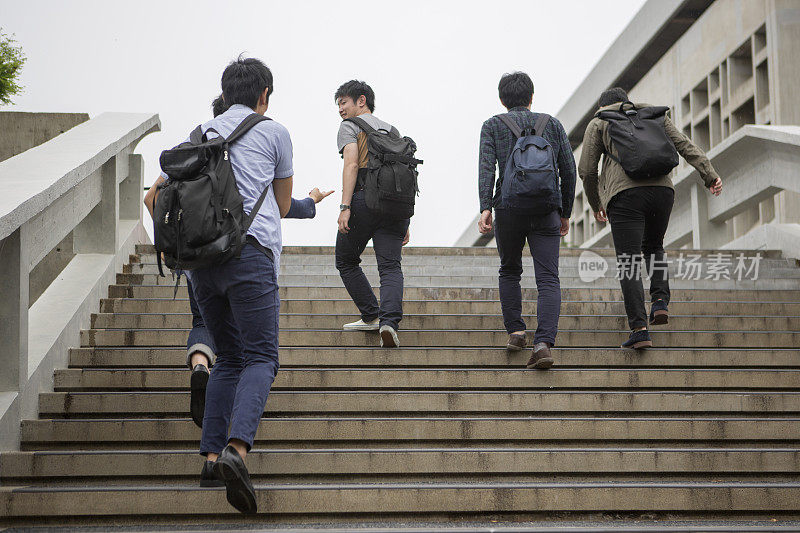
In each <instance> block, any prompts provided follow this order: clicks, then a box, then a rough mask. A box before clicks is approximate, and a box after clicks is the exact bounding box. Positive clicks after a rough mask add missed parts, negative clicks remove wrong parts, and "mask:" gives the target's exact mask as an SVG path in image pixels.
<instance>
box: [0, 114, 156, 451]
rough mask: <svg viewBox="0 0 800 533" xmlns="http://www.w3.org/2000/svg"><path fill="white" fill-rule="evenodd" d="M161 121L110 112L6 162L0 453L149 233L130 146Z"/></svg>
mask: <svg viewBox="0 0 800 533" xmlns="http://www.w3.org/2000/svg"><path fill="white" fill-rule="evenodd" d="M160 126H161V122H160V119H159V117H158V115H154V114H136V113H105V114H102V115H100V116H98V117H97V118H94V119H92V120H89V121H87V122H84V123H83V124H80V125H78V126H75V127H74V128H72V129H70V130H68V131H66V132H65V133H63V134H61V135H58V136H57V137H55V138H53V139H52V140H50V141H48V142H46V143H44V144H41V145H39V146H36V147H35V148H31V149H30V150H27V151H24V152H22V153H20V154H18V155H16V156H14V157H11V158H10V159H7V160H5V161H2V162H0V186H1V187H2V192H1V193H0V369H2V370H1V371H0V450H9V449H15V448H17V447H18V446H19V427H20V420H21V419H22V418H31V417H36V416H37V413H38V400H39V393H40V392H42V391H47V390H52V386H53V369H54V368H57V367H59V366H64V365H66V361H67V356H68V348H69V347H71V346H76V345H78V343H79V342H80V338H79V331H80V329H81V328H85V327H87V326H88V325H89V321H90V317H91V313H92V312H93V311H96V309H95V307H96V305H97V299H98V298H102V297H104V296H107V292H108V285H109V284H113V283H114V281H115V279H114V277H115V274H116V272H117V271H119V269H120V268H121V266H122V264H123V263H124V262H125V261H126V260H127V259H128V256H129V255H130V254H131V253H133V252H134V251H135V246H136V244H139V243H143V242H146V241H147V239H148V238H147V234H146V233H145V231H144V227H143V226H142V170H143V165H142V163H143V162H142V157H141V156H140V155H138V154H134V153H133V151H134V150H135V148H136V145H137V144H138V143H139V141H140V140H141V139H142V138H143V137H144V136H145V135H147V134H149V133H151V132H154V131H158V130H159V129H160ZM70 235H71V236H72V247H73V250H72V252H73V254H74V257H73V258H72V259H71V261H69V263H68V264H67V266H66V267H65V268H64V269H63V270H61V271H60V272H58V271H52V272H50V277H51V278H52V281H50V282H49V283H48V284H47V288H46V289H45V291H44V293H43V294H42V295H41V296H40V297H39V298H38V299H36V301H35V303H32V304H31V300H32V298H31V297H30V295H29V286H30V276H31V271H32V270H33V269H34V268H35V267H36V266H37V265H38V264H40V262H42V260H43V259H45V258H46V257H48V255H49V254H51V252H52V251H53V250H54V248H55V247H57V246H59V245H63V243H64V242H69V239H67V237H69V236H70ZM65 239H66V240H65Z"/></svg>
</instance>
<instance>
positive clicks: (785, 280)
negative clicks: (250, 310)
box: [117, 269, 800, 290]
mask: <svg viewBox="0 0 800 533" xmlns="http://www.w3.org/2000/svg"><path fill="white" fill-rule="evenodd" d="M366 276H367V279H368V280H369V282H370V284H371V285H372V286H373V287H379V286H380V278H379V276H378V274H377V273H366ZM790 276H797V277H790ZM559 280H560V283H561V287H567V288H573V287H574V288H582V287H591V288H605V289H613V288H617V289H619V286H620V285H619V280H617V279H616V278H615V277H613V276H609V277H603V278H599V279H596V280H593V281H590V282H587V281H584V280H582V279H581V278H580V277H578V276H577V275H573V276H567V275H561V276H559ZM175 283H176V280H173V279H172V278H171V277H169V276H168V277H161V276H157V275H152V274H117V284H119V285H142V286H144V287H147V286H159V287H169V288H170V290H173V289H172V288H173V287H174V286H175ZM645 283H646V284H649V282H647V281H645ZM403 284H404V286H405V287H409V288H412V287H458V288H462V287H466V288H470V287H478V288H483V287H486V288H493V287H497V285H498V279H497V274H496V273H495V274H491V275H488V274H487V275H482V276H477V275H465V276H451V275H448V274H444V275H440V276H414V275H408V274H406V275H405V276H404V277H403ZM179 285H180V286H185V285H186V281H185V279H183V278H181V279H180V281H179ZM278 285H279V286H281V287H283V286H286V287H332V288H333V287H342V286H343V285H342V279H341V278H340V277H339V275H338V274H330V275H306V274H290V273H283V274H280V275H279V276H278ZM520 286H521V287H523V288H536V279H535V278H534V277H533V276H532V275H531V276H523V277H522V280H521V281H520ZM670 288H673V289H716V290H725V289H761V288H763V289H787V290H798V289H800V269H787V273H785V274H779V275H778V277H775V278H759V279H757V280H752V279H743V280H733V279H732V280H725V279H720V280H711V279H699V280H695V279H671V280H670Z"/></svg>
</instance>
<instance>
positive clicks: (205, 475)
mask: <svg viewBox="0 0 800 533" xmlns="http://www.w3.org/2000/svg"><path fill="white" fill-rule="evenodd" d="M200 486H201V487H224V486H225V483H224V482H223V481H222V480H221V479H219V478H218V477H217V476H216V475H215V474H214V462H213V461H206V462H205V463H203V469H202V470H201V471H200Z"/></svg>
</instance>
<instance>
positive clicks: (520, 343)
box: [506, 333, 528, 352]
mask: <svg viewBox="0 0 800 533" xmlns="http://www.w3.org/2000/svg"><path fill="white" fill-rule="evenodd" d="M526 344H528V341H527V339H526V338H525V335H524V334H523V335H519V334H517V333H511V334H510V335H509V336H508V343H507V344H506V348H508V349H509V350H510V351H512V352H518V351H520V350H524V349H525V345H526Z"/></svg>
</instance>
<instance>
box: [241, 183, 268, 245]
mask: <svg viewBox="0 0 800 533" xmlns="http://www.w3.org/2000/svg"><path fill="white" fill-rule="evenodd" d="M267 192H269V185H267V186H266V187H265V188H264V190H263V191H261V196H259V197H258V201H256V205H254V206H253V210H252V211H250V214H249V215H247V220H245V222H244V227H243V228H242V235H246V234H247V230H249V229H250V226H251V224H253V221H254V220H255V219H256V215H257V214H258V212H259V211H260V210H261V205H262V204H263V203H264V198H266V197H267Z"/></svg>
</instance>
